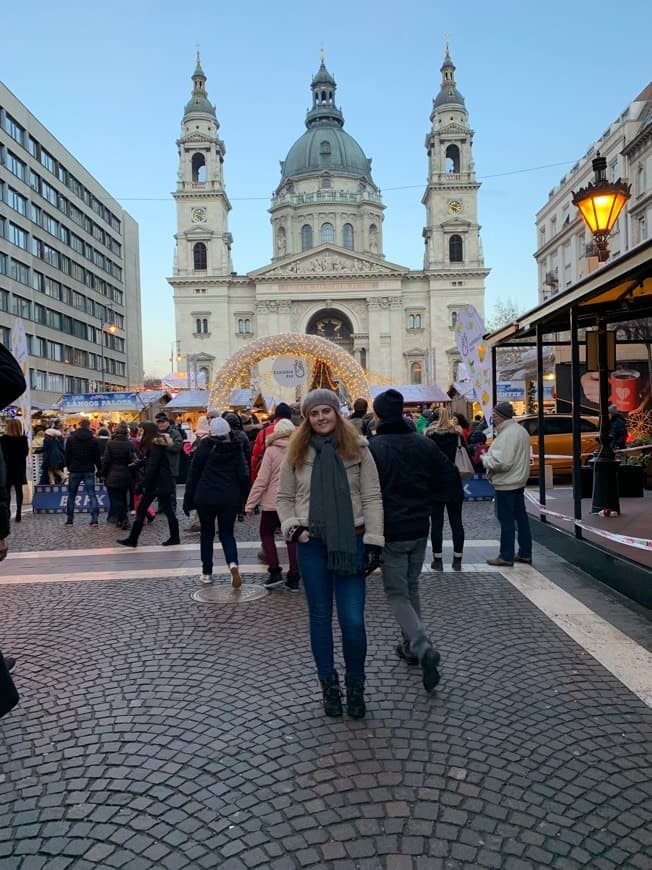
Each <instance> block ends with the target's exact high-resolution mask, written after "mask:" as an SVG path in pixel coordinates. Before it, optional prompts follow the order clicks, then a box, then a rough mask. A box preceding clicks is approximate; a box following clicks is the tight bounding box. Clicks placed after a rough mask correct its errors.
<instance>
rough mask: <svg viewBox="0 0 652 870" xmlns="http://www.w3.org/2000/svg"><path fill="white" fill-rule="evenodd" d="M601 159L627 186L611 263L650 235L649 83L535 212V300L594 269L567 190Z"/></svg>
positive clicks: (589, 175) (589, 242)
mask: <svg viewBox="0 0 652 870" xmlns="http://www.w3.org/2000/svg"><path fill="white" fill-rule="evenodd" d="M598 152H599V153H600V155H601V156H602V157H604V158H606V160H607V177H608V179H609V181H616V180H617V179H618V178H622V179H623V180H624V181H628V182H630V183H631V186H632V189H631V194H632V195H631V198H630V200H629V201H628V202H627V203H626V205H625V207H624V208H623V210H622V212H621V213H620V217H619V218H618V221H617V222H616V226H615V227H614V230H613V232H612V234H611V237H610V239H609V250H610V254H611V258H612V259H613V258H614V257H617V256H619V255H620V254H624V253H625V252H626V251H629V250H631V248H633V247H635V246H636V245H638V244H640V243H641V242H644V241H645V240H646V239H649V238H650V237H651V236H652V82H650V84H648V85H647V87H646V88H644V90H643V91H642V92H641V93H640V94H639V95H638V96H637V97H636V98H635V99H634V100H632V102H631V103H630V104H629V105H628V106H627V108H626V109H625V110H624V111H623V112H622V113H621V115H619V117H618V118H616V120H615V121H613V122H612V123H611V124H610V125H609V127H607V129H606V130H605V131H604V133H603V134H602V135H601V136H600V138H599V139H598V140H597V141H596V142H594V143H593V144H592V145H591V146H590V147H589V149H588V150H587V152H586V154H585V155H584V156H583V157H582V158H581V159H580V160H578V161H577V163H576V164H575V165H574V166H573V168H572V169H571V170H570V172H568V173H567V174H566V175H565V176H564V177H563V178H562V179H561V181H560V182H559V184H558V185H557V186H556V187H554V188H553V189H552V190H551V191H550V193H549V194H548V201H547V202H546V204H545V205H544V206H543V207H542V208H541V209H540V210H539V211H538V212H537V216H536V228H537V251H536V252H535V254H534V256H535V259H536V261H537V266H538V278H537V284H538V296H539V302H543V301H545V300H546V299H549V298H550V297H551V296H554V295H555V294H556V293H559V292H560V291H561V290H565V289H566V287H570V286H571V285H572V284H575V283H576V282H577V281H579V279H580V278H582V277H584V276H585V275H587V274H589V273H590V272H592V271H593V269H595V268H596V266H597V265H598V260H597V257H596V251H595V248H594V244H593V239H592V237H591V234H590V232H589V231H588V229H587V228H586V226H585V224H584V222H583V220H582V219H581V217H580V216H579V212H578V210H577V208H576V207H575V206H574V205H573V203H572V198H573V191H577V190H579V189H580V188H582V187H586V185H587V184H588V183H589V182H590V181H593V178H594V173H593V169H592V162H593V159H594V158H595V157H596V155H597V154H598Z"/></svg>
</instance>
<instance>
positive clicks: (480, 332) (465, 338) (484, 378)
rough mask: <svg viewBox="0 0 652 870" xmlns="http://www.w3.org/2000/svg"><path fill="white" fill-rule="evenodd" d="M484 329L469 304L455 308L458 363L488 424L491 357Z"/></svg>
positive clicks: (489, 415) (480, 319) (490, 406)
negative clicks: (459, 357)
mask: <svg viewBox="0 0 652 870" xmlns="http://www.w3.org/2000/svg"><path fill="white" fill-rule="evenodd" d="M485 332H486V329H485V325H484V321H483V320H482V318H481V317H480V315H479V314H478V312H477V311H476V310H475V308H474V307H473V305H464V306H463V307H462V308H458V309H457V321H456V323H455V344H456V345H457V349H458V350H459V352H460V355H461V357H462V362H463V363H464V365H465V366H466V367H467V369H468V371H469V374H470V375H471V382H472V384H473V391H474V393H475V397H476V399H477V400H478V402H480V404H481V405H482V413H483V414H484V416H485V420H486V421H487V423H491V417H492V413H491V412H492V410H493V407H492V401H491V357H490V355H489V346H488V345H487V342H486V341H485V340H484V339H483V336H484V334H485Z"/></svg>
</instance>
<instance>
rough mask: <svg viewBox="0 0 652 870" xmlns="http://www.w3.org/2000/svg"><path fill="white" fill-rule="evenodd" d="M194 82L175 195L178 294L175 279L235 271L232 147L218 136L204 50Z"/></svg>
mask: <svg viewBox="0 0 652 870" xmlns="http://www.w3.org/2000/svg"><path fill="white" fill-rule="evenodd" d="M192 82H193V89H192V95H191V97H190V100H188V102H187V103H186V107H185V111H184V114H183V120H182V122H181V137H180V138H179V139H178V140H177V148H178V151H179V171H178V175H177V189H176V191H175V192H174V193H173V196H174V199H175V200H176V203H177V232H176V235H175V239H176V250H175V256H174V277H173V278H172V279H171V280H170V283H171V284H172V286H173V287H175V290H176V289H177V285H176V284H175V279H188V278H194V279H196V280H197V279H202V278H214V277H223V276H228V275H230V274H231V271H232V263H231V244H232V241H233V239H232V236H231V233H230V232H229V211H230V210H231V203H230V202H229V200H228V197H227V195H226V190H225V189H224V172H223V165H224V155H225V154H226V148H225V146H224V142H223V141H222V140H221V139H220V137H219V135H218V130H219V128H220V124H219V121H218V120H217V116H216V114H215V106H213V105H212V103H211V102H210V101H209V99H208V94H207V92H206V76H205V75H204V71H203V69H202V66H201V61H200V59H199V52H197V65H196V67H195V71H194V73H193V74H192Z"/></svg>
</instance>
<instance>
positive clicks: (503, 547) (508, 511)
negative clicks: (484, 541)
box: [496, 487, 532, 562]
mask: <svg viewBox="0 0 652 870" xmlns="http://www.w3.org/2000/svg"><path fill="white" fill-rule="evenodd" d="M523 492H524V490H523V488H522V487H521V489H497V490H496V516H497V517H498V522H499V523H500V558H501V559H504V560H505V561H506V562H513V561H514V526H516V534H517V536H518V554H519V556H521V557H522V558H523V559H531V558H532V534H531V533H530V521H529V520H528V516H527V511H526V510H525V497H524V495H523Z"/></svg>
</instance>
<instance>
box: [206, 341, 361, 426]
mask: <svg viewBox="0 0 652 870" xmlns="http://www.w3.org/2000/svg"><path fill="white" fill-rule="evenodd" d="M286 355H294V356H300V357H303V358H304V359H315V360H317V361H318V362H324V363H326V364H327V365H328V366H329V367H330V368H331V369H332V371H333V373H334V374H335V375H336V376H337V378H338V380H340V381H341V382H342V383H343V384H344V385H345V386H346V388H347V390H348V391H349V395H350V396H353V397H354V398H356V399H357V398H360V399H367V401H369V402H370V401H371V392H370V390H369V384H368V382H367V378H366V375H365V373H364V369H363V368H362V366H360V365H359V363H357V362H356V361H355V359H354V358H353V357H352V356H351V354H350V353H347V351H345V350H342V349H341V348H339V347H338V346H337V345H336V344H333V342H332V341H328V339H326V338H320V337H319V336H318V335H303V334H301V333H298V332H296V333H295V332H281V333H279V334H278V335H267V336H263V337H262V338H257V339H255V341H252V342H250V343H249V344H248V345H247V346H246V347H243V349H242V350H241V351H238V353H236V354H234V355H233V356H232V357H231V358H230V359H228V360H227V361H226V362H225V363H224V365H223V366H222V368H221V369H219V370H218V371H217V372H216V374H215V377H214V378H213V387H212V389H211V393H210V398H209V400H208V405H209V407H211V408H218V409H223V408H227V407H228V406H229V404H230V400H231V393H232V391H233V390H234V389H235V387H236V386H238V384H239V383H240V379H241V378H242V377H243V376H244V375H248V374H249V373H250V372H251V369H252V368H253V367H254V366H255V365H257V363H259V362H260V361H261V360H263V359H267V358H268V357H270V356H286Z"/></svg>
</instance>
